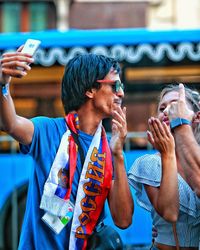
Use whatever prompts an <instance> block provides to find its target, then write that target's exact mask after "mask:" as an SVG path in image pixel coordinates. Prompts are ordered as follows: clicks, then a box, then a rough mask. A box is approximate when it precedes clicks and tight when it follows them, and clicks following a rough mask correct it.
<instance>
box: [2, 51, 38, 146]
mask: <svg viewBox="0 0 200 250" xmlns="http://www.w3.org/2000/svg"><path fill="white" fill-rule="evenodd" d="M21 49H22V47H20V49H19V50H18V51H17V52H14V53H6V54H4V55H3V56H2V59H1V61H0V63H1V66H0V70H1V71H0V73H1V74H0V129H1V130H3V131H5V132H6V133H8V134H9V135H11V136H12V137H13V138H15V139H16V140H17V141H19V142H20V143H22V144H29V143H31V141H32V136H33V131H34V127H33V123H32V122H31V121H30V120H28V119H26V118H23V117H20V116H18V115H17V114H16V111H15V107H14V103H13V100H12V97H11V95H10V89H9V85H10V82H11V77H17V78H21V77H23V76H25V75H27V71H29V70H30V69H31V68H30V66H28V64H27V63H32V62H33V58H32V57H31V56H30V55H27V54H22V53H21V52H20V51H21ZM19 67H20V68H19Z"/></svg>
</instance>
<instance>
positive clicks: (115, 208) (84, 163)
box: [0, 49, 133, 250]
mask: <svg viewBox="0 0 200 250" xmlns="http://www.w3.org/2000/svg"><path fill="white" fill-rule="evenodd" d="M20 51H21V49H19V50H18V52H15V53H7V54H4V55H3V59H2V60H1V66H2V83H1V87H0V88H1V91H0V92H1V94H0V128H1V129H2V130H4V131H6V132H7V133H8V134H10V135H11V136H12V137H14V138H15V139H16V140H17V141H19V142H20V147H21V151H22V152H23V153H25V154H30V155H31V156H32V157H33V159H34V172H33V174H32V176H31V180H30V183H29V191H28V198H27V206H26V212H25V217H24V223H23V228H22V232H21V238H20V244H19V249H48V250H49V249H59V250H60V249H65V250H66V249H86V246H87V239H88V236H89V235H90V234H91V233H92V232H93V231H94V229H95V227H96V226H97V225H98V223H99V222H101V221H102V220H103V218H104V203H105V200H106V199H108V204H109V207H110V211H111V215H112V218H113V220H114V222H115V224H116V225H117V226H118V227H120V228H127V227H128V226H129V225H130V224H131V222H132V213H133V200H132V196H131V193H130V189H129V185H128V181H127V175H126V171H125V165H124V156H123V152H122V151H123V144H124V141H125V137H126V134H127V124H126V109H125V108H121V104H122V99H123V97H124V92H123V85H122V83H121V82H120V77H119V73H120V68H119V65H118V63H117V62H116V61H115V60H113V59H111V58H108V57H105V56H97V55H93V54H86V55H80V56H76V57H75V58H73V59H72V60H71V61H70V62H69V63H68V65H67V67H66V69H65V73H64V76H63V80H62V102H63V106H64V109H65V113H66V117H60V118H47V117H36V118H33V119H31V120H28V119H26V118H23V117H20V116H18V115H17V114H16V112H15V108H14V105H13V101H12V98H11V96H10V93H9V83H10V80H11V76H13V77H23V76H24V75H26V74H27V71H29V70H30V66H28V65H27V64H24V62H27V63H32V62H33V59H32V58H31V56H29V55H27V54H22V53H21V52H20ZM19 67H21V68H20V69H21V70H19ZM47 91H48V90H47ZM107 117H112V137H111V140H110V145H109V144H108V142H107V139H106V135H105V131H104V129H103V127H102V124H101V123H102V119H104V118H107ZM77 141H78V142H77Z"/></svg>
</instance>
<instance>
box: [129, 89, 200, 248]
mask: <svg viewBox="0 0 200 250" xmlns="http://www.w3.org/2000/svg"><path fill="white" fill-rule="evenodd" d="M185 92H186V93H185V95H186V103H187V106H188V108H189V109H190V110H192V111H193V114H194V113H196V112H198V111H199V109H200V107H199V103H198V101H199V100H198V97H199V96H197V95H196V92H195V94H193V91H192V90H190V89H188V88H186V89H185ZM178 98H179V86H178V85H170V86H168V87H166V88H165V89H163V91H162V92H161V95H160V101H159V105H158V117H157V118H153V117H152V118H150V119H149V121H148V123H149V128H150V131H148V132H147V136H148V140H149V142H150V143H151V144H152V145H153V147H154V148H155V149H157V150H158V153H156V154H152V155H144V156H142V157H140V158H139V159H137V160H136V161H135V162H134V164H133V166H132V167H131V169H130V170H129V175H128V177H129V183H130V185H132V186H133V187H134V188H135V189H136V196H137V200H138V203H139V205H140V206H142V207H143V208H145V209H147V210H148V211H150V212H151V215H152V220H153V225H154V227H155V228H156V229H157V237H156V239H155V243H154V249H160V250H174V249H181V250H198V246H199V237H200V201H199V198H198V197H197V196H196V194H195V193H194V192H193V191H192V189H191V187H190V186H189V185H188V184H187V182H186V178H185V175H184V171H183V168H182V166H181V164H180V161H179V155H178V154H177V150H176V148H177V147H178V146H179V145H175V142H174V138H173V131H170V122H169V119H168V117H167V110H168V107H169V106H170V104H171V103H172V102H176V101H178ZM183 126H190V125H188V124H186V125H183ZM192 128H193V133H194V135H195V137H196V138H198V137H197V134H199V132H200V130H199V124H198V123H195V122H194V119H193V122H192ZM197 140H198V139H197ZM179 247H180V248H179Z"/></svg>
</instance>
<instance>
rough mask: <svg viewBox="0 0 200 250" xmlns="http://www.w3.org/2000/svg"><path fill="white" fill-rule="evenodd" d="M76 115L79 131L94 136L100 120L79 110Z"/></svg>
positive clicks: (89, 113) (90, 113)
mask: <svg viewBox="0 0 200 250" xmlns="http://www.w3.org/2000/svg"><path fill="white" fill-rule="evenodd" d="M77 113H78V118H79V129H80V130H81V131H83V132H84V133H86V134H89V135H94V134H95V132H96V130H97V128H98V126H99V123H100V122H101V121H102V118H100V117H98V116H97V115H94V114H93V113H92V112H86V111H85V112H81V110H79V111H78V112H77Z"/></svg>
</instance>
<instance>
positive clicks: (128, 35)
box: [0, 28, 200, 50]
mask: <svg viewBox="0 0 200 250" xmlns="http://www.w3.org/2000/svg"><path fill="white" fill-rule="evenodd" d="M28 38H33V39H39V40H41V41H42V43H41V47H42V48H50V47H62V48H70V47H72V46H86V47H90V46H96V45H104V46H111V45H115V44H124V45H137V44H149V43H150V44H158V43H173V44H176V43H180V42H200V29H199V30H197V29H194V30H180V29H176V30H160V31H159V30H158V31H157V30H156V31H155V30H149V29H143V28H141V29H98V30H76V29H73V30H69V31H65V32H61V31H56V30H52V31H42V32H28V33H2V34H0V50H6V49H9V48H16V47H19V46H20V45H21V44H23V43H24V42H25V41H26V40H27V39H28Z"/></svg>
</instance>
